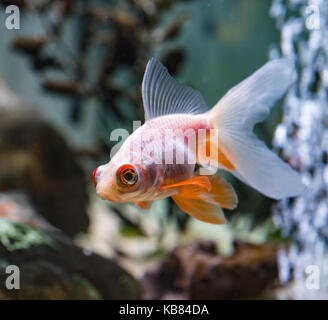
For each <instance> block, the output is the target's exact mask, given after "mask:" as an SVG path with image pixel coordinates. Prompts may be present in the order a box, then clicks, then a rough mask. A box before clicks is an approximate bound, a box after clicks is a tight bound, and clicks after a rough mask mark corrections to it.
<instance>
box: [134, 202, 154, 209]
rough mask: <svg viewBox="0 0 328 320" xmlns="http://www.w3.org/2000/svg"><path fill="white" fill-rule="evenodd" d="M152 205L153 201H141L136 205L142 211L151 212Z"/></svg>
mask: <svg viewBox="0 0 328 320" xmlns="http://www.w3.org/2000/svg"><path fill="white" fill-rule="evenodd" d="M152 204H153V202H152V201H140V202H136V203H135V205H136V206H138V207H139V208H141V209H142V210H149V209H150V208H151V205H152Z"/></svg>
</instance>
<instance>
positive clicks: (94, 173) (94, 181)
mask: <svg viewBox="0 0 328 320" xmlns="http://www.w3.org/2000/svg"><path fill="white" fill-rule="evenodd" d="M97 171H98V168H96V169H95V170H94V171H93V173H92V176H91V181H92V184H93V185H94V187H95V188H96V187H97V181H96V174H97Z"/></svg>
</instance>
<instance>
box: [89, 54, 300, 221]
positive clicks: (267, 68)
mask: <svg viewBox="0 0 328 320" xmlns="http://www.w3.org/2000/svg"><path fill="white" fill-rule="evenodd" d="M294 78H295V70H294V65H293V63H291V62H290V61H289V60H288V59H285V58H282V59H278V60H273V61H270V62H268V63H266V64H265V65H264V66H263V67H262V68H260V69H259V70H258V71H256V72H255V73H254V74H252V75H251V76H250V77H248V78H246V79H245V80H244V81H242V82H241V83H239V84H238V85H237V86H235V87H233V88H232V89H231V90H229V91H228V93H227V94H226V95H224V96H223V98H222V99H221V100H219V102H218V103H217V104H216V105H215V106H214V107H213V108H212V109H211V110H209V111H208V108H207V105H206V103H205V101H204V99H203V98H202V96H201V95H200V93H199V92H197V91H195V90H194V89H192V88H189V87H186V86H183V85H181V84H179V83H178V82H177V81H175V80H174V79H173V78H172V77H171V76H170V75H169V73H168V71H167V69H166V68H165V67H164V66H163V65H162V64H161V63H160V62H159V61H157V60H156V59H154V58H152V59H151V60H150V61H149V62H148V64H147V67H146V71H145V75H144V79H143V83H142V97H143V104H144V111H145V123H144V125H142V126H141V127H139V128H138V129H137V130H136V131H134V132H133V133H132V134H131V135H130V136H129V137H128V139H127V140H126V141H125V142H124V143H123V144H122V146H121V148H120V149H119V150H118V152H117V153H116V154H115V155H114V157H113V158H112V159H111V160H110V161H109V162H108V163H107V164H105V165H102V166H100V167H99V168H97V169H96V170H95V171H94V173H93V176H92V180H93V183H94V185H95V186H96V191H97V194H98V195H99V196H100V197H101V198H103V199H106V200H110V201H113V202H134V203H135V204H136V205H138V206H140V207H141V208H143V209H149V208H150V207H151V204H152V202H153V201H154V200H158V199H163V198H167V197H172V198H173V200H174V201H175V202H176V204H177V205H178V206H179V207H180V208H181V209H182V210H183V211H185V212H186V213H188V214H189V215H191V216H192V217H194V218H196V219H199V220H201V221H205V222H209V223H214V224H223V223H225V222H226V220H225V217H224V214H223V211H222V208H225V209H234V208H235V207H236V206H237V202H238V200H237V196H236V193H235V192H234V190H233V188H232V186H231V185H230V184H229V183H227V182H226V181H225V180H224V179H223V178H221V177H219V176H218V175H212V176H208V175H200V174H199V171H198V172H197V171H196V170H195V167H196V164H200V165H204V164H205V165H206V164H209V165H210V166H211V167H216V168H221V169H225V170H227V171H229V172H231V173H232V174H233V175H235V176H236V177H237V178H239V179H240V180H241V181H243V182H244V183H247V184H248V185H250V186H251V187H253V188H254V189H256V190H258V191H259V192H261V193H263V194H264V195H266V196H268V197H270V198H273V199H281V198H285V197H293V196H297V195H299V194H301V193H302V192H303V190H304V185H303V184H302V182H301V177H300V175H299V174H298V173H297V172H296V171H294V170H293V169H292V168H291V167H290V166H289V165H288V164H286V163H285V162H283V161H282V160H281V159H280V158H279V157H278V156H277V155H276V154H275V153H273V152H272V151H270V150H269V149H268V148H267V147H266V145H265V144H264V143H263V142H261V141H260V140H258V138H257V137H256V135H255V134H254V133H253V128H254V125H255V124H256V123H258V122H260V121H262V120H264V119H265V118H266V117H267V115H268V114H269V109H270V107H271V106H272V105H273V103H274V102H275V100H277V99H278V98H280V97H281V96H282V95H283V93H284V92H285V91H286V90H287V88H288V87H289V86H290V85H291V84H292V82H293V81H294ZM170 130H171V131H172V132H175V131H176V130H180V132H181V131H182V132H185V131H186V130H189V132H190V131H191V132H194V133H195V135H194V138H195V140H196V143H195V144H193V146H195V145H196V148H195V147H190V144H189V139H186V135H176V136H174V138H172V136H169V137H168V132H169V131H170ZM212 130H214V131H215V133H216V135H214V138H213V136H212V132H211V131H212ZM204 132H205V134H204ZM187 142H188V143H187ZM213 151H216V152H213ZM169 152H171V153H173V157H171V156H169V157H167V155H168V153H169ZM179 154H180V156H181V155H182V158H183V162H181V157H180V161H178V160H177V158H178V157H177V155H179ZM168 158H169V159H170V160H172V161H165V160H167V159H168ZM185 158H188V161H185ZM190 159H191V161H190ZM208 159H209V160H210V163H209V162H208V161H207V160H208ZM193 160H194V161H193Z"/></svg>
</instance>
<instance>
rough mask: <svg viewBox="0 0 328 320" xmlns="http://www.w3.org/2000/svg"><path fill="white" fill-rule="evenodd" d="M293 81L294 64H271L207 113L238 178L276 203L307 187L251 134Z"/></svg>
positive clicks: (282, 62) (234, 89) (222, 149)
mask: <svg viewBox="0 0 328 320" xmlns="http://www.w3.org/2000/svg"><path fill="white" fill-rule="evenodd" d="M294 79H295V70H294V64H293V62H291V61H290V60H288V59H285V58H283V59H278V60H273V61H270V62H268V63H266V64H265V65H264V66H263V67H262V68H260V69H259V70H258V71H256V72H255V73H254V74H252V75H251V76H250V77H248V78H247V79H245V80H244V81H242V82H241V83H240V84H238V85H237V86H235V87H234V88H232V89H231V90H229V91H228V93H227V94H226V95H225V96H224V97H223V98H222V99H221V100H220V101H219V102H218V103H217V104H216V105H215V106H214V108H213V109H211V110H210V111H209V112H208V113H207V115H208V117H209V119H210V121H211V124H212V126H213V127H215V128H218V129H219V142H218V145H219V148H220V150H221V151H222V152H223V153H224V154H225V156H226V157H227V158H228V159H229V161H230V162H231V163H232V164H233V166H234V167H235V170H236V171H237V172H236V173H235V176H237V177H238V176H239V177H240V179H241V180H242V181H244V182H246V183H247V184H249V185H250V186H252V187H253V188H254V189H256V190H258V191H260V192H261V193H263V194H265V195H266V196H268V197H270V198H274V199H281V198H285V197H292V196H297V195H299V194H301V193H302V192H303V191H304V188H305V186H304V185H303V184H302V181H301V177H300V175H299V174H298V173H297V172H296V171H294V170H293V169H292V168H291V167H290V166H289V165H288V164H286V163H285V162H283V161H282V160H281V159H280V158H279V157H278V156H277V155H276V154H275V153H273V152H272V151H270V150H269V149H268V148H267V146H266V145H265V144H264V143H263V142H262V141H260V140H258V138H257V137H256V135H255V134H254V133H253V132H252V131H253V127H254V125H255V124H256V123H258V122H260V121H262V120H264V119H265V118H266V117H267V115H268V114H269V110H270V107H271V106H272V105H273V103H274V102H275V101H276V100H277V99H278V98H280V97H281V96H282V95H283V93H284V92H285V91H286V90H287V88H288V87H289V86H290V85H291V84H292V82H293V81H294Z"/></svg>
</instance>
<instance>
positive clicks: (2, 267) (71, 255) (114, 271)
mask: <svg viewBox="0 0 328 320" xmlns="http://www.w3.org/2000/svg"><path fill="white" fill-rule="evenodd" d="M0 216H1V217H0V229H1V233H0V299H100V298H102V299H138V298H140V292H141V291H140V286H139V283H138V282H137V281H136V280H135V279H134V278H133V277H132V276H131V275H130V274H128V273H127V272H126V271H124V270H123V269H122V268H121V267H119V266H118V265H117V264H116V263H115V262H114V261H112V260H110V259H106V258H104V257H101V256H99V255H97V254H94V253H92V252H90V251H87V250H84V249H82V248H80V247H77V246H75V245H74V244H73V243H72V242H71V240H70V239H69V238H67V237H66V236H65V235H64V234H63V233H62V232H60V231H59V230H58V229H55V228H53V227H52V226H50V225H49V224H48V223H47V222H46V220H45V219H43V218H42V217H41V216H39V215H38V214H37V212H35V210H34V209H33V207H31V206H30V204H29V202H28V201H27V199H26V197H25V196H24V195H23V194H17V193H0ZM8 265H16V266H18V267H19V269H20V289H19V290H8V289H7V288H6V286H5V282H6V278H7V277H8V274H6V273H5V271H6V267H7V266H8Z"/></svg>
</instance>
